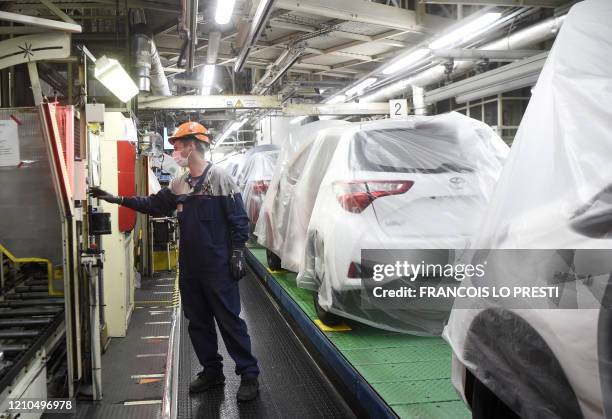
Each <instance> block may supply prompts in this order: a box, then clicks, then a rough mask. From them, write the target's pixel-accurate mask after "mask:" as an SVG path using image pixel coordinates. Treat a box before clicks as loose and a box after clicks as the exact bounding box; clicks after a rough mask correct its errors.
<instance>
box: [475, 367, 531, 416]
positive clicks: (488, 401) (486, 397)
mask: <svg viewBox="0 0 612 419" xmlns="http://www.w3.org/2000/svg"><path fill="white" fill-rule="evenodd" d="M472 418H473V419H488V418H496V419H520V418H521V417H520V416H519V415H517V414H516V413H514V411H513V410H512V409H510V408H509V407H508V406H506V404H505V403H504V402H502V401H501V400H500V399H499V398H497V396H496V395H495V393H493V392H492V391H491V390H489V388H488V387H487V386H485V385H484V384H483V383H482V382H481V381H480V380H478V378H475V377H474V383H473V388H472Z"/></svg>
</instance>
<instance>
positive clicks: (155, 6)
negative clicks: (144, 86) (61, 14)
mask: <svg viewBox="0 0 612 419" xmlns="http://www.w3.org/2000/svg"><path fill="white" fill-rule="evenodd" d="M0 1H1V0H0ZM53 4H54V5H55V6H56V7H57V8H58V9H60V10H73V9H109V8H115V7H116V5H117V1H116V0H95V1H91V2H74V3H72V2H53ZM124 4H125V0H121V1H120V2H119V5H120V6H123V5H124ZM127 6H128V8H132V9H145V10H155V11H158V12H164V13H170V14H179V13H180V10H178V9H177V8H176V7H173V6H171V5H169V4H168V3H157V2H153V1H142V0H127ZM40 9H47V6H45V5H44V4H42V3H13V4H11V6H10V10H40Z"/></svg>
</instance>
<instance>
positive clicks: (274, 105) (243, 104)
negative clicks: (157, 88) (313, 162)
mask: <svg viewBox="0 0 612 419" xmlns="http://www.w3.org/2000/svg"><path fill="white" fill-rule="evenodd" d="M138 108H139V109H280V108H281V102H280V100H279V98H278V96H253V95H235V96H234V95H232V96H223V95H219V96H215V95H210V96H199V95H190V96H170V97H167V96H142V95H139V96H138Z"/></svg>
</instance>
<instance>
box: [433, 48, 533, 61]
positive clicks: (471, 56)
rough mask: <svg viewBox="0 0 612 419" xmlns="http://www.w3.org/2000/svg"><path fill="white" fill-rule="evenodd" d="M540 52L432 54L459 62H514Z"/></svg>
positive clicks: (467, 50)
mask: <svg viewBox="0 0 612 419" xmlns="http://www.w3.org/2000/svg"><path fill="white" fill-rule="evenodd" d="M541 52H542V51H538V50H531V49H530V50H522V49H521V50H488V49H480V48H453V49H434V50H431V53H432V54H433V56H434V57H438V58H453V59H458V60H489V61H514V60H521V59H523V58H526V57H531V56H532V55H535V54H539V53H541Z"/></svg>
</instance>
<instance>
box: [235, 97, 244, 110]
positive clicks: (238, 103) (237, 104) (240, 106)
mask: <svg viewBox="0 0 612 419" xmlns="http://www.w3.org/2000/svg"><path fill="white" fill-rule="evenodd" d="M242 106H243V105H242V102H241V101H240V99H238V100H237V101H236V104H235V105H234V107H235V108H242Z"/></svg>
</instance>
